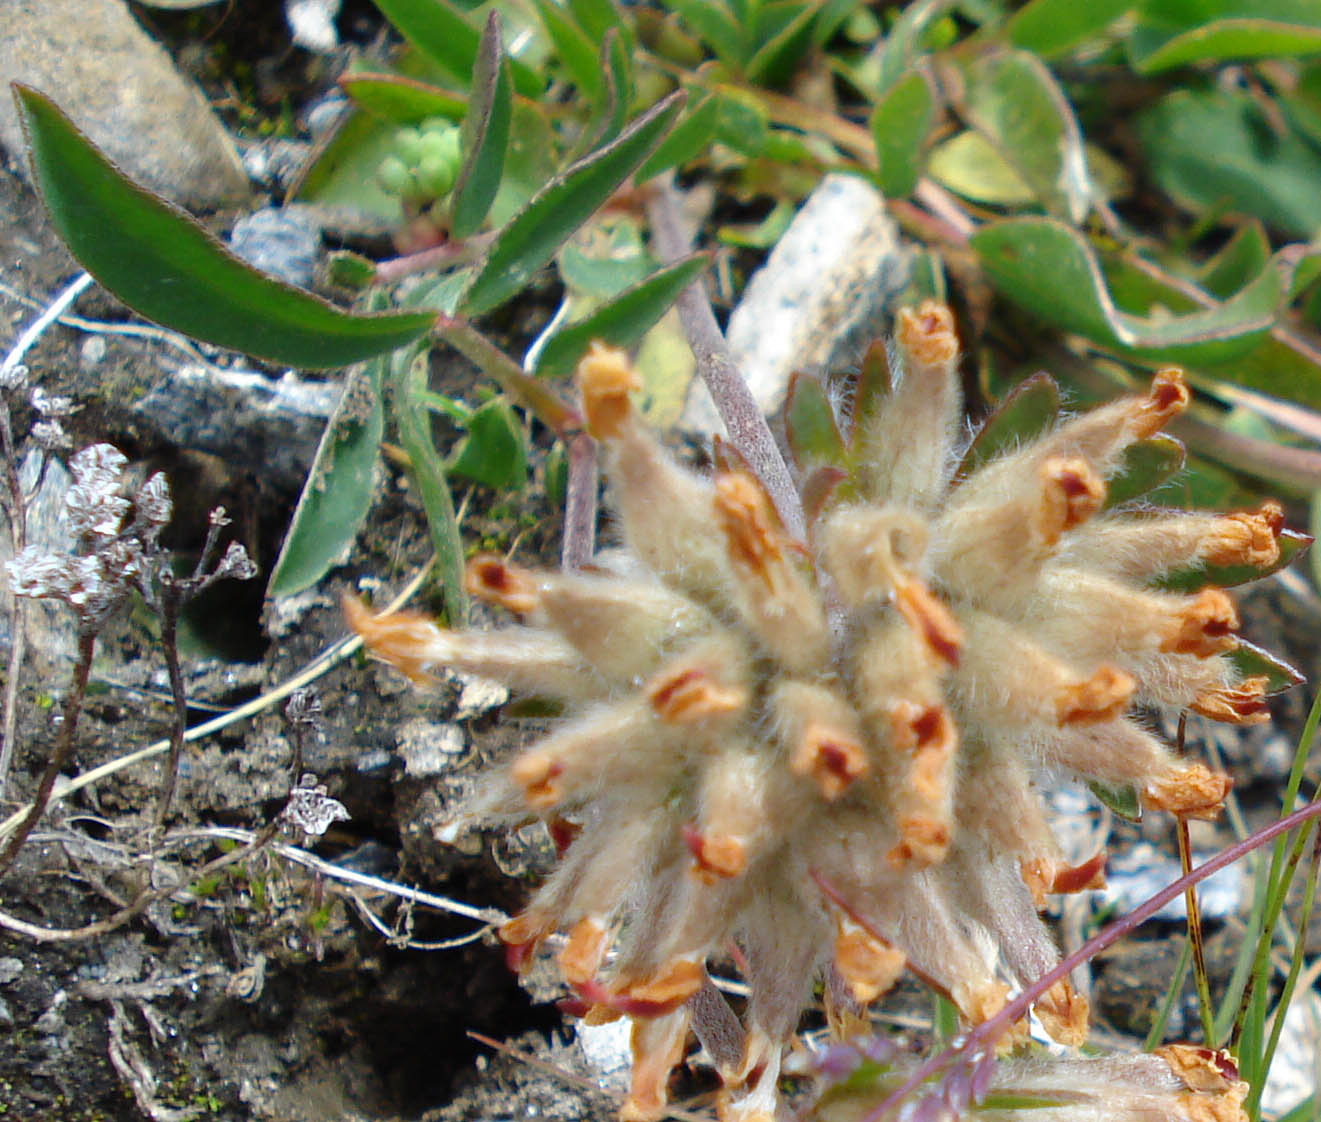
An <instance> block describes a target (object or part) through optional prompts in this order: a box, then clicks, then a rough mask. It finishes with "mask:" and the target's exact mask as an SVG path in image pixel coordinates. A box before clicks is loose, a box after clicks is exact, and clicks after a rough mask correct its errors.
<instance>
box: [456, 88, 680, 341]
mask: <svg viewBox="0 0 1321 1122" xmlns="http://www.w3.org/2000/svg"><path fill="white" fill-rule="evenodd" d="M682 105H683V94H682V93H681V92H676V93H673V94H670V96H669V97H667V98H665V99H664V100H663V101H661V102H658V103H657V104H656V105H654V106H653V107H652V108H651V109H649V110H648V111H647V112H646V113H644V114H643V115H642V116H641V117H638V118H637V120H635V121H633V122H632V124H630V125H629V126H628V128H626V129H625V130H624V131H623V132H622V133H620V134H619V136H618V137H617V138H616V139H615V140H613V141H611V143H609V144H607V145H606V146H605V147H603V148H598V149H597V150H596V151H595V152H591V153H589V154H588V155H586V156H584V157H583V158H582V159H581V160H579V161H578V162H577V163H575V164H573V165H572V166H571V167H569V168H568V169H567V170H565V171H564V172H563V173H561V174H560V175H558V176H556V177H555V178H554V179H552V180H551V181H550V182H549V183H548V184H546V186H545V187H544V188H542V190H541V191H539V192H538V193H537V194H536V196H535V197H533V199H532V200H531V201H530V202H529V203H528V204H527V206H525V207H524V208H523V209H522V210H521V211H520V212H519V213H518V214H516V215H515V216H514V217H513V218H512V219H510V220H509V222H508V223H507V224H506V225H505V226H504V228H503V229H502V230H501V231H500V232H499V233H498V234H497V235H496V237H495V241H494V242H493V243H492V244H491V248H490V250H489V252H488V253H487V255H486V259H485V260H484V261H483V262H482V264H481V266H480V267H479V268H478V270H477V272H476V274H475V275H474V277H473V279H472V283H471V284H470V285H469V287H468V291H467V293H465V295H464V299H463V304H462V308H463V310H464V312H465V313H466V314H467V315H481V314H483V313H485V312H489V311H490V310H491V309H492V308H495V307H498V306H499V305H501V304H503V303H504V302H505V301H506V300H508V299H510V298H511V297H512V296H514V295H515V294H516V293H518V292H519V291H521V290H522V289H523V288H524V287H525V286H526V285H527V283H528V281H529V280H531V278H532V275H533V274H534V273H535V272H536V271H537V270H538V269H540V268H541V267H542V266H543V265H545V264H546V262H548V261H549V260H550V259H551V258H552V257H553V256H554V255H555V251H556V250H557V249H559V247H560V246H561V245H563V244H564V243H565V242H566V241H567V240H568V239H569V237H570V235H572V234H573V232H574V231H575V230H576V229H578V227H579V226H581V225H582V224H583V223H584V222H586V221H587V219H589V218H590V217H591V216H592V215H593V214H595V213H596V211H597V210H598V209H599V208H600V207H601V205H602V204H603V203H605V201H606V200H607V199H609V198H610V196H611V195H612V194H613V193H614V192H615V191H616V190H617V189H618V188H619V186H620V185H621V184H622V183H623V182H624V181H625V180H626V179H627V178H628V177H629V176H630V175H631V174H632V173H633V170H634V169H635V168H636V167H637V166H638V164H640V163H641V162H642V161H643V159H644V158H645V157H646V155H647V153H649V152H650V151H651V150H652V149H653V148H654V147H655V146H656V144H657V143H658V142H659V141H660V138H661V137H662V136H664V135H665V133H666V131H667V130H668V129H669V128H670V126H671V125H672V124H673V122H674V118H675V116H676V115H677V114H678V112H679V109H680V108H681V107H682Z"/></svg>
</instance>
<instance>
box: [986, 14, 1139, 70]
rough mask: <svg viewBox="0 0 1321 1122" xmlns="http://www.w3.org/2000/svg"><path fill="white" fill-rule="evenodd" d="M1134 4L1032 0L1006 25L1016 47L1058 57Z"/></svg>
mask: <svg viewBox="0 0 1321 1122" xmlns="http://www.w3.org/2000/svg"><path fill="white" fill-rule="evenodd" d="M1131 7H1133V0H1088V2H1087V3H1083V4H1080V3H1078V0H1032V2H1031V3H1029V4H1024V5H1023V6H1022V7H1021V8H1019V9H1018V11H1017V12H1015V13H1014V15H1013V17H1012V18H1011V19H1010V20H1009V23H1008V24H1006V26H1005V33H1006V34H1007V35H1008V36H1009V41H1010V42H1011V43H1013V45H1014V46H1015V47H1022V48H1023V49H1024V50H1026V51H1032V52H1033V53H1034V54H1036V55H1038V56H1039V57H1041V58H1046V59H1050V58H1057V57H1058V56H1060V55H1062V54H1066V53H1067V52H1069V51H1071V50H1073V48H1075V47H1078V46H1081V45H1082V44H1083V43H1085V42H1087V41H1088V40H1089V39H1093V38H1095V37H1096V36H1098V35H1100V34H1101V32H1103V31H1105V30H1106V28H1108V27H1109V26H1110V25H1111V24H1112V23H1114V22H1115V20H1117V19H1118V18H1119V17H1120V16H1122V15H1123V14H1124V13H1125V12H1126V11H1128V9H1129V8H1131Z"/></svg>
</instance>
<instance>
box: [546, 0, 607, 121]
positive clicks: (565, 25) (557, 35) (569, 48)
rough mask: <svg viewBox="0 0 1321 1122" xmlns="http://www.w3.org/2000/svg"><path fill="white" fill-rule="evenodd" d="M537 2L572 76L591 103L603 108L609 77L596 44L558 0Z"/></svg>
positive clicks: (561, 60)
mask: <svg viewBox="0 0 1321 1122" xmlns="http://www.w3.org/2000/svg"><path fill="white" fill-rule="evenodd" d="M534 3H535V5H536V9H537V15H538V16H540V17H541V22H542V25H543V26H544V27H545V28H546V34H547V35H549V36H550V41H551V43H552V44H554V47H555V53H556V55H558V56H559V60H560V62H561V63H562V64H563V65H564V69H565V70H566V71H568V74H569V78H570V79H571V80H572V82H573V84H574V85H575V86H577V87H578V91H579V93H581V94H582V96H583V98H584V99H586V101H587V102H588V103H589V104H591V105H593V106H596V107H599V106H600V105H601V103H602V101H603V100H604V97H605V79H604V78H603V77H602V76H601V64H600V60H599V58H598V53H597V49H596V46H595V45H594V44H593V43H592V41H591V40H590V39H588V38H587V36H586V35H584V34H583V32H582V30H581V29H580V28H579V27H578V26H577V25H576V24H574V22H573V21H572V20H571V19H569V18H568V16H567V15H566V14H565V12H564V9H563V8H561V7H560V6H559V5H558V4H556V3H555V2H554V0H534Z"/></svg>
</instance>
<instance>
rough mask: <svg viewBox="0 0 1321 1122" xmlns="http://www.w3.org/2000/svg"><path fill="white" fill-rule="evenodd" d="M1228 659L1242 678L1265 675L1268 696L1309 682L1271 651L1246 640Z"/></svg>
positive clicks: (1240, 643) (1239, 643)
mask: <svg viewBox="0 0 1321 1122" xmlns="http://www.w3.org/2000/svg"><path fill="white" fill-rule="evenodd" d="M1228 658H1229V661H1230V663H1231V664H1232V665H1233V667H1234V669H1235V670H1237V671H1238V673H1239V676H1240V677H1241V678H1256V677H1259V676H1260V675H1263V674H1264V675H1265V676H1266V692H1267V693H1268V694H1271V693H1283V692H1284V691H1285V690H1291V689H1293V688H1294V686H1301V685H1302V684H1303V683H1304V682H1305V681H1307V679H1306V678H1305V677H1304V676H1303V675H1302V674H1301V673H1299V671H1297V670H1296V669H1294V668H1293V667H1292V666H1290V665H1289V664H1288V663H1287V662H1285V661H1284V660H1283V659H1282V658H1277V657H1276V656H1275V655H1273V654H1271V652H1270V651H1264V650H1262V649H1261V648H1260V647H1258V646H1256V645H1255V644H1252V643H1249V642H1248V641H1247V640H1246V639H1240V640H1239V641H1238V646H1237V647H1236V648H1235V649H1234V650H1232V651H1230V652H1229V655H1228Z"/></svg>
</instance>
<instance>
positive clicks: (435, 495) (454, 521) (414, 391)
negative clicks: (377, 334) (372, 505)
mask: <svg viewBox="0 0 1321 1122" xmlns="http://www.w3.org/2000/svg"><path fill="white" fill-rule="evenodd" d="M430 358H431V356H430V352H428V351H426V350H423V351H421V352H420V353H417V354H411V353H408V352H400V353H398V354H395V355H392V356H391V357H390V359H389V360H388V362H389V368H388V373H389V388H390V402H391V416H392V417H393V419H394V423H395V428H396V430H397V431H398V433H399V443H400V444H401V445H402V446H403V449H404V452H405V454H406V455H407V456H408V462H409V470H408V477H409V479H410V480H411V481H412V483H413V486H414V487H415V488H416V489H417V494H418V497H419V498H420V499H421V500H422V509H423V510H424V511H426V515H427V530H428V531H429V532H430V534H431V545H432V548H433V549H434V550H435V551H436V575H437V578H438V579H439V581H440V584H441V588H442V594H443V597H444V604H445V615H446V618H447V620H448V622H449V625H450V626H451V627H462V626H463V625H464V624H466V623H467V622H468V596H467V593H466V592H465V591H464V588H463V539H462V538H461V537H460V535H459V520H458V516H457V515H456V514H455V513H454V499H453V497H452V496H451V495H450V489H449V482H448V481H447V480H446V478H445V465H444V463H443V462H442V461H441V458H440V456H439V455H438V454H437V452H436V446H435V444H434V443H433V442H432V439H431V414H430V413H429V412H428V411H427V409H426V407H425V405H424V404H423V394H424V393H425V392H426V389H427V382H428V380H429V378H430V374H431V363H430Z"/></svg>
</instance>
